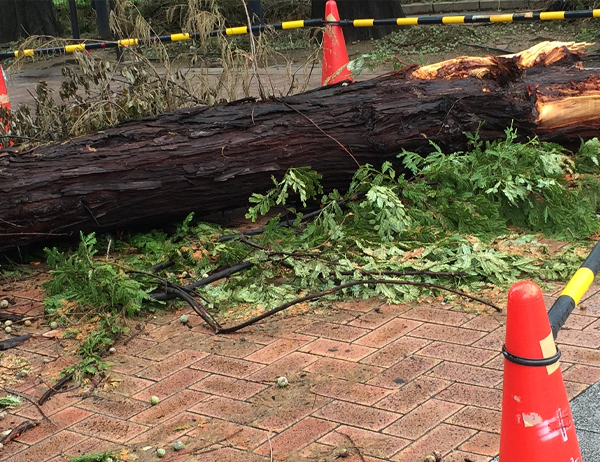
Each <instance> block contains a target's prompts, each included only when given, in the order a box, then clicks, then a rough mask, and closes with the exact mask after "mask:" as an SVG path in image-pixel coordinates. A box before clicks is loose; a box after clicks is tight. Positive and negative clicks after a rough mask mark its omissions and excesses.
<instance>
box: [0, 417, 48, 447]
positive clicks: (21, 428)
mask: <svg viewBox="0 0 600 462" xmlns="http://www.w3.org/2000/svg"><path fill="white" fill-rule="evenodd" d="M38 424H39V422H36V421H34V420H26V421H25V422H22V423H20V424H19V425H17V426H16V427H15V428H13V429H12V431H11V432H10V433H9V434H8V435H6V436H5V437H4V438H2V439H1V440H0V444H6V443H8V442H10V441H12V440H14V439H15V438H18V437H19V436H21V435H22V434H23V433H25V432H26V431H27V430H29V429H30V428H34V427H37V425H38Z"/></svg>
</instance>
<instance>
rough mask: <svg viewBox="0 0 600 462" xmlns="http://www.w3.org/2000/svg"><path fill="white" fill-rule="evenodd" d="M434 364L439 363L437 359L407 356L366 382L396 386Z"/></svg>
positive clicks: (388, 386) (425, 370)
mask: <svg viewBox="0 0 600 462" xmlns="http://www.w3.org/2000/svg"><path fill="white" fill-rule="evenodd" d="M436 364H439V361H438V360H437V359H432V358H424V357H421V356H409V357H408V358H406V359H403V360H402V361H400V362H399V363H397V364H396V365H395V366H392V367H390V368H389V369H387V370H386V371H384V372H382V373H381V374H379V375H377V376H375V377H374V378H373V379H371V380H369V382H368V384H369V385H375V386H377V387H383V388H398V387H401V386H402V385H404V384H405V383H407V382H409V381H411V380H413V379H415V378H416V377H418V376H419V375H421V374H423V373H425V372H427V371H428V370H429V369H431V368H432V367H434V366H435V365H436Z"/></svg>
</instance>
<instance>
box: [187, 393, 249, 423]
mask: <svg viewBox="0 0 600 462" xmlns="http://www.w3.org/2000/svg"><path fill="white" fill-rule="evenodd" d="M190 412H195V413H198V414H202V415H206V416H209V417H218V418H220V419H225V420H230V421H232V422H235V423H239V424H242V425H244V424H249V423H250V422H252V421H253V420H254V419H255V418H256V415H257V412H258V406H256V405H255V404H252V403H247V402H244V401H236V400H233V399H229V398H222V397H220V396H211V397H210V398H207V399H206V400H204V401H202V402H200V403H198V404H196V405H195V406H193V407H191V408H190Z"/></svg>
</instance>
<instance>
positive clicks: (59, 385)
mask: <svg viewBox="0 0 600 462" xmlns="http://www.w3.org/2000/svg"><path fill="white" fill-rule="evenodd" d="M71 380H73V374H69V375H65V376H64V377H63V378H62V379H60V380H59V381H58V382H56V384H55V385H54V387H50V388H49V389H48V390H46V393H44V394H43V395H42V396H41V398H40V399H39V400H38V404H39V405H40V406H41V405H42V404H44V403H45V402H46V401H48V400H49V399H50V397H52V396H53V395H54V394H56V393H58V391H59V390H60V389H61V388H62V387H64V386H65V385H66V384H67V383H68V382H69V381H71Z"/></svg>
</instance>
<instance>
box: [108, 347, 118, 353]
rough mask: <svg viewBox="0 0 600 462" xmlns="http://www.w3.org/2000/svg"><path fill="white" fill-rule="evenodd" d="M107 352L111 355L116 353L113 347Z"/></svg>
mask: <svg viewBox="0 0 600 462" xmlns="http://www.w3.org/2000/svg"><path fill="white" fill-rule="evenodd" d="M108 352H109V353H110V354H111V355H114V354H115V353H116V352H117V349H116V348H115V347H110V348H109V349H108Z"/></svg>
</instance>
